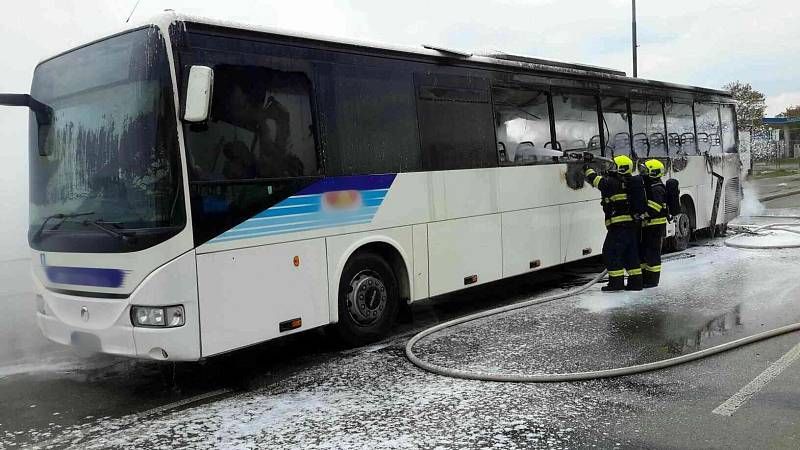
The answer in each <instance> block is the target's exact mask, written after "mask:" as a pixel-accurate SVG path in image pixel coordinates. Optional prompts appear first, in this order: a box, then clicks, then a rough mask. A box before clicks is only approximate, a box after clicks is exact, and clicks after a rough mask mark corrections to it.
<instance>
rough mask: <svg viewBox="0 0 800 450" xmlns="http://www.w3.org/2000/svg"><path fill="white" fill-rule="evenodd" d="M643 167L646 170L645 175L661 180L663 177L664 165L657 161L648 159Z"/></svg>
mask: <svg viewBox="0 0 800 450" xmlns="http://www.w3.org/2000/svg"><path fill="white" fill-rule="evenodd" d="M644 166H645V167H646V168H647V175H648V176H650V177H651V178H661V177H662V176H664V163H662V162H661V161H659V160H657V159H648V160H647V161H645V163H644Z"/></svg>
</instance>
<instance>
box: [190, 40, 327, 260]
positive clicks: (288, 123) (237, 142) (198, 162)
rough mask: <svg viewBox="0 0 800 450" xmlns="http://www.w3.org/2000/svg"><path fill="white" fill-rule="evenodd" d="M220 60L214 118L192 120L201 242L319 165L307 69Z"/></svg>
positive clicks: (303, 180) (307, 178) (298, 183)
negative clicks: (281, 67) (231, 62)
mask: <svg viewBox="0 0 800 450" xmlns="http://www.w3.org/2000/svg"><path fill="white" fill-rule="evenodd" d="M221 58H224V59H223V61H225V62H226V63H222V62H220V63H218V64H216V65H213V69H214V95H213V99H212V103H211V112H210V117H209V120H208V121H207V122H206V123H204V124H202V125H197V124H187V125H186V126H185V128H184V130H185V131H186V134H185V136H186V153H187V163H188V167H189V174H190V176H189V183H190V195H191V201H192V215H193V221H194V234H195V243H196V244H197V245H199V244H200V243H202V242H206V241H208V240H209V239H211V238H213V237H214V236H217V235H219V234H220V233H222V232H224V231H225V230H228V229H230V228H232V227H234V226H236V225H237V224H239V223H242V222H243V221H244V220H247V219H249V218H250V217H252V216H253V215H255V214H258V213H260V212H261V211H263V210H265V209H267V208H269V207H270V206H272V205H274V204H275V203H277V202H278V201H280V200H282V199H283V198H286V197H288V196H289V195H291V194H292V193H293V192H296V190H297V189H298V187H302V186H305V185H307V184H308V183H311V182H312V181H313V177H314V176H316V175H318V174H319V173H320V164H319V163H318V158H317V144H316V135H315V133H314V130H315V128H314V121H313V116H312V104H311V92H312V89H311V82H310V80H309V77H308V76H307V75H306V72H305V71H302V70H300V71H298V70H277V69H273V68H267V67H261V66H255V65H247V64H250V63H251V61H254V60H257V57H253V58H252V59H251V60H248V61H247V62H246V63H245V64H241V65H240V64H230V63H227V61H230V60H235V59H238V58H241V56H240V55H239V54H231V55H226V56H222V57H221Z"/></svg>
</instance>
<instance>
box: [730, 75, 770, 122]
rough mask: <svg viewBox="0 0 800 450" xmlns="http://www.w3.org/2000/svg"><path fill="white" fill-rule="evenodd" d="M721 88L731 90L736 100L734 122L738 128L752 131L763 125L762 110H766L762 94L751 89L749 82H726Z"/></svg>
mask: <svg viewBox="0 0 800 450" xmlns="http://www.w3.org/2000/svg"><path fill="white" fill-rule="evenodd" d="M723 89H727V90H729V91H731V93H732V94H733V99H734V100H735V101H736V122H737V123H738V124H739V129H742V130H747V131H750V132H752V131H753V129H755V128H762V127H763V126H764V124H763V119H764V112H765V111H766V110H767V102H766V98H765V97H764V94H762V93H761V92H759V91H757V90H755V89H753V87H752V86H750V83H742V82H741V81H734V82H731V83H728V84H726V85H725V86H723Z"/></svg>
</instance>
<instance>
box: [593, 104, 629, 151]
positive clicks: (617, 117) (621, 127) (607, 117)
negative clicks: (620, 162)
mask: <svg viewBox="0 0 800 450" xmlns="http://www.w3.org/2000/svg"><path fill="white" fill-rule="evenodd" d="M600 102H601V106H602V109H603V130H602V131H603V136H604V137H605V141H606V156H610V157H614V156H617V155H627V156H630V155H631V145H632V141H631V135H630V130H629V128H628V99H626V98H624V97H602V98H601V99H600Z"/></svg>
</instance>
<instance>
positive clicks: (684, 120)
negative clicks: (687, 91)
mask: <svg viewBox="0 0 800 450" xmlns="http://www.w3.org/2000/svg"><path fill="white" fill-rule="evenodd" d="M664 113H665V115H666V116H667V131H669V133H675V134H677V135H678V136H679V139H678V140H677V142H676V141H674V140H671V139H670V140H669V143H670V146H669V154H670V155H677V154H684V155H695V154H697V139H696V137H695V135H694V118H693V116H692V105H691V104H689V103H667V104H666V105H665V107H664Z"/></svg>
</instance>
